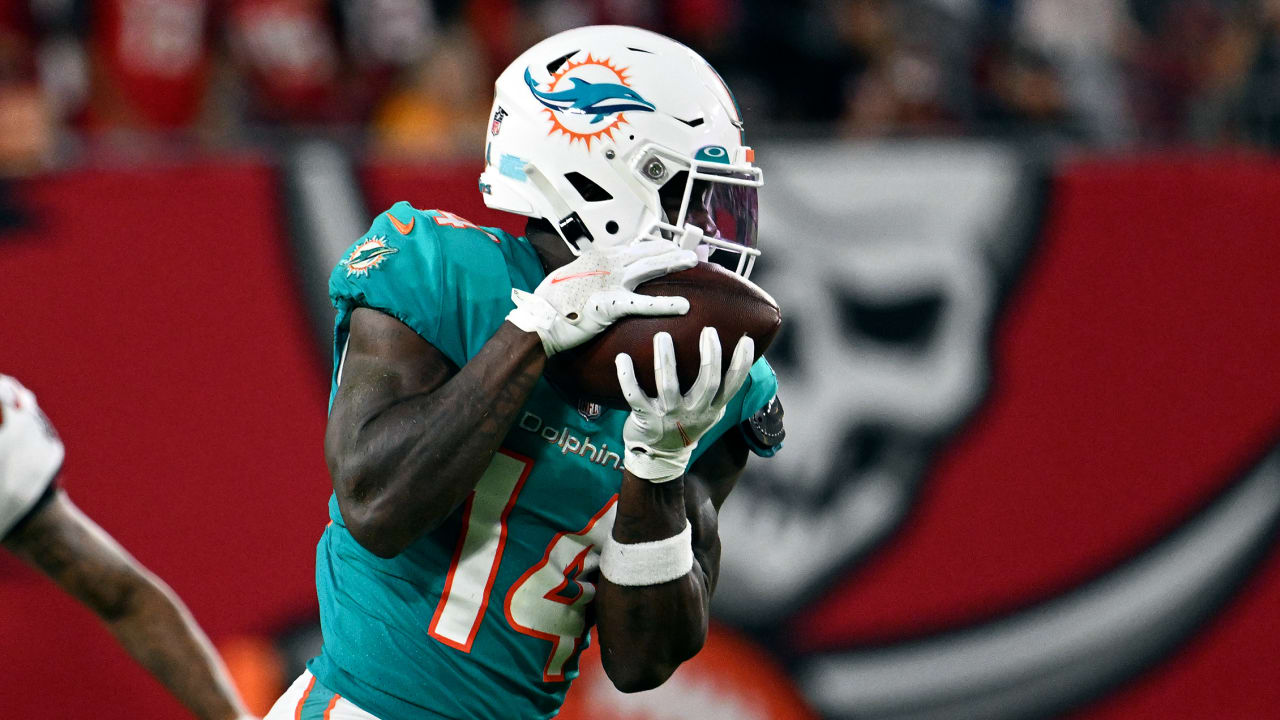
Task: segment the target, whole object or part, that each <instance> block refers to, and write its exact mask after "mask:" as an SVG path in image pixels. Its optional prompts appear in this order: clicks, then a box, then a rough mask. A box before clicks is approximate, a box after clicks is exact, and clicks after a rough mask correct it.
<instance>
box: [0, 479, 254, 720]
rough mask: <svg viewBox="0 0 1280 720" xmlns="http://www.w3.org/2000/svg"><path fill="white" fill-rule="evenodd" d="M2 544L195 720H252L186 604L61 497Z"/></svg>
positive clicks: (56, 492)
mask: <svg viewBox="0 0 1280 720" xmlns="http://www.w3.org/2000/svg"><path fill="white" fill-rule="evenodd" d="M52 492H53V493H54V495H53V497H52V499H50V500H49V501H48V502H46V503H44V504H43V505H41V506H39V508H38V509H37V510H35V511H34V512H33V514H31V515H30V516H28V517H27V518H26V519H25V520H24V521H23V522H21V523H20V524H19V525H17V526H16V527H14V528H13V530H11V531H10V532H9V534H8V535H6V536H5V539H4V545H5V547H6V548H8V549H9V550H11V551H13V552H14V553H15V554H16V555H18V557H20V558H22V559H23V560H25V561H26V562H27V563H29V564H31V565H32V566H34V567H35V568H37V569H39V570H40V571H41V572H43V573H44V574H46V575H48V576H49V577H50V578H51V579H52V580H53V581H54V582H55V583H57V584H58V585H59V586H60V587H62V589H63V590H65V591H66V592H68V593H69V594H71V595H72V596H73V597H75V598H76V599H77V600H79V601H80V602H81V603H83V604H84V605H85V606H87V607H88V608H89V609H91V610H92V611H93V612H95V613H96V614H97V615H98V617H100V618H102V620H103V622H105V623H106V625H107V627H108V629H110V631H111V633H112V634H113V635H114V636H115V637H116V639H117V640H118V641H119V642H120V644H121V645H122V646H123V647H124V649H125V650H126V651H127V652H128V653H129V654H130V655H131V656H133V658H134V659H135V660H137V661H138V662H139V663H140V664H141V665H142V666H143V667H145V668H147V670H148V671H150V672H151V674H152V675H154V676H155V677H156V679H158V680H159V681H160V682H161V683H162V684H163V685H164V686H165V687H166V688H168V690H169V691H170V692H171V693H173V695H174V696H175V697H177V698H178V700H179V701H181V702H182V704H183V705H185V706H186V707H187V708H188V709H189V710H190V711H191V712H192V713H194V714H195V715H196V717H199V718H202V719H203V720H231V719H232V718H240V717H247V714H246V712H245V710H244V708H243V707H242V706H241V705H240V701H239V700H238V699H237V697H236V693H235V690H233V689H232V686H231V681H230V680H229V679H228V677H227V674H226V670H225V669H224V668H223V667H222V663H221V661H220V660H219V659H218V656H217V654H216V653H215V652H214V650H213V647H212V645H210V643H209V639H208V638H207V637H205V635H204V633H203V632H202V631H201V630H200V628H199V626H197V625H196V623H195V620H194V619H193V618H192V617H191V614H190V613H189V612H188V611H187V609H186V607H185V606H184V605H183V604H182V601H181V600H179V599H178V597H177V596H176V595H174V593H173V591H172V590H170V589H169V588H168V586H166V585H165V584H164V583H163V582H162V581H161V580H160V579H159V578H157V577H156V576H154V575H152V574H151V573H149V572H147V570H146V569H145V568H143V567H142V566H141V565H140V564H138V562H137V561H136V560H134V559H133V558H132V557H131V556H130V555H129V553H127V552H126V551H125V550H124V548H122V547H120V545H119V544H117V543H116V542H115V541H114V540H113V539H112V538H111V536H110V535H108V534H107V533H106V532H105V531H104V530H102V528H100V527H98V525H97V524H95V523H94V522H93V521H92V520H91V519H89V518H88V517H86V516H85V515H84V513H82V512H80V510H79V509H78V508H77V507H76V506H75V505H74V504H72V502H71V500H70V499H69V498H68V497H67V496H66V494H65V493H63V492H62V491H61V490H57V489H55V490H52Z"/></svg>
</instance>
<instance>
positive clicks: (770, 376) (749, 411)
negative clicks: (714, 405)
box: [693, 358, 782, 460]
mask: <svg viewBox="0 0 1280 720" xmlns="http://www.w3.org/2000/svg"><path fill="white" fill-rule="evenodd" d="M777 394H778V376H777V375H775V374H774V372H773V368H772V367H770V366H769V362H768V361H767V360H765V359H764V358H760V359H759V360H757V361H756V364H755V365H752V366H751V372H750V373H749V374H748V375H747V380H746V382H744V383H743V384H742V389H741V390H739V391H738V394H737V395H734V396H733V399H732V400H730V401H729V405H728V406H726V407H725V410H724V417H722V418H720V422H718V423H716V425H715V426H714V427H712V428H711V430H710V431H708V432H707V434H706V436H705V437H704V438H703V441H702V442H699V443H698V448H697V449H696V450H694V453H693V459H694V460H697V459H698V458H699V457H700V456H701V455H702V452H703V451H705V450H706V449H707V448H708V447H710V446H711V445H713V444H714V443H715V441H716V440H719V439H720V437H721V436H722V435H724V434H725V433H728V432H742V431H741V430H740V429H739V426H740V425H742V423H743V422H745V421H747V420H749V419H750V418H751V417H752V416H754V415H755V414H756V413H758V412H760V411H761V410H763V409H764V407H765V406H766V405H768V404H769V401H770V400H773V398H774V396H775V395H777ZM747 447H749V448H751V452H753V453H755V454H756V455H759V456H761V457H773V456H774V455H775V454H777V452H778V450H781V449H782V445H781V444H778V445H777V446H775V447H772V448H761V447H758V446H756V444H755V443H752V442H748V443H747Z"/></svg>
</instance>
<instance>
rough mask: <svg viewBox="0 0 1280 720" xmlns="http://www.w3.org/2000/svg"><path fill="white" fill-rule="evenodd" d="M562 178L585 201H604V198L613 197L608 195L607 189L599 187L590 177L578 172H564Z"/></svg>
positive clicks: (610, 198) (609, 198)
mask: <svg viewBox="0 0 1280 720" xmlns="http://www.w3.org/2000/svg"><path fill="white" fill-rule="evenodd" d="M564 179H565V180H568V181H569V184H570V185H572V186H573V189H574V190H577V191H578V194H579V195H581V196H582V199H583V200H586V201H587V202H604V201H605V200H612V199H613V195H610V194H609V191H608V190H605V189H604V188H602V187H600V186H599V185H597V184H596V183H595V182H594V181H592V180H591V178H589V177H587V176H586V175H583V174H582V173H580V172H567V173H565V174H564Z"/></svg>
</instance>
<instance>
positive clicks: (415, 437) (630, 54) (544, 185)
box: [267, 27, 782, 720]
mask: <svg viewBox="0 0 1280 720" xmlns="http://www.w3.org/2000/svg"><path fill="white" fill-rule="evenodd" d="M741 130H742V122H741V118H740V116H739V113H738V110H737V108H736V106H735V104H734V100H733V97H732V96H731V95H730V93H729V91H728V89H727V88H726V87H725V85H724V83H723V81H722V80H721V79H720V77H719V75H717V74H716V72H715V71H714V70H713V69H712V68H711V67H710V66H709V65H708V64H707V63H706V61H705V60H703V59H702V58H701V57H700V56H698V55H697V54H696V53H694V52H693V51H691V50H689V49H688V48H686V47H684V46H683V45H680V44H679V43H676V42H674V41H672V40H670V39H668V38H665V37H663V36H660V35H656V34H654V33H650V32H647V31H643V30H638V29H635V28H626V27H586V28H579V29H575V30H570V31H567V32H564V33H561V34H559V35H556V36H554V37H552V38H550V39H547V40H545V41H543V42H541V43H539V44H538V45H536V46H534V47H533V48H532V49H530V50H528V51H527V52H525V53H524V54H523V55H521V56H520V57H519V58H518V59H517V60H516V61H515V62H514V63H513V64H512V65H511V66H510V67H509V68H507V70H506V71H505V72H504V73H503V74H502V76H501V77H500V78H499V79H498V81H497V85H496V97H495V100H494V105H493V114H492V117H491V121H490V123H489V124H488V126H487V127H486V128H485V140H486V146H485V169H484V172H483V174H482V175H481V177H480V190H481V192H482V193H484V199H485V201H486V202H487V203H488V205H489V206H490V207H493V208H496V209H499V210H505V211H508V212H513V213H518V214H520V215H524V216H527V217H528V218H529V219H528V221H527V225H526V227H527V231H526V234H525V236H523V237H514V236H512V235H510V234H508V233H506V232H504V231H502V230H499V229H497V228H490V227H477V226H475V225H473V224H471V223H470V222H468V221H466V220H464V219H462V218H460V217H457V216H455V215H453V214H451V213H448V212H444V211H440V210H425V211H424V210H418V209H415V208H413V207H411V206H410V205H409V204H407V203H397V204H396V205H394V206H392V207H391V208H390V209H389V210H388V211H387V212H385V213H383V214H381V215H379V216H378V218H377V219H375V220H374V222H373V226H372V227H371V229H370V230H369V232H368V233H367V234H366V235H365V236H364V237H363V238H361V239H360V240H358V241H357V242H356V244H355V245H354V246H353V247H352V248H351V249H350V251H349V252H348V254H346V255H345V256H344V258H343V259H342V260H341V262H340V263H339V264H338V266H337V267H336V268H335V270H334V272H333V274H332V276H331V278H330V283H329V290H330V295H331V298H332V300H333V303H334V305H335V307H336V308H337V311H338V312H337V320H336V333H335V337H334V373H333V379H332V394H331V397H330V414H329V422H328V427H327V431H326V437H325V449H326V456H327V460H328V464H329V469H330V473H331V476H332V480H333V488H334V494H333V496H332V498H331V500H330V503H329V517H330V520H331V522H330V524H329V525H328V527H327V528H326V529H325V531H324V534H323V536H322V537H321V540H320V543H319V547H318V550H317V568H316V585H317V594H318V596H319V602H320V615H321V627H322V631H323V636H324V646H323V650H322V651H321V653H320V655H319V656H318V657H316V658H314V659H313V660H311V662H310V663H309V664H308V670H307V671H306V672H304V673H303V674H302V675H301V676H300V677H299V678H298V679H297V680H296V681H295V682H294V684H293V686H292V687H291V688H290V689H289V690H288V691H287V692H286V693H285V694H284V695H283V696H282V697H281V698H280V700H279V701H277V703H276V705H275V707H274V708H273V709H272V711H271V712H270V713H269V714H268V716H267V717H268V718H269V719H270V720H287V719H290V718H292V719H295V720H296V719H299V718H300V719H302V720H307V719H309V718H328V719H329V720H338V719H340V718H361V719H364V720H368V719H369V718H378V719H379V720H409V719H410V718H453V719H456V720H463V719H471V718H495V719H498V718H501V719H504V720H505V719H509V718H548V717H551V716H553V715H555V714H556V712H557V710H558V708H559V706H560V704H561V702H562V700H563V698H564V693H565V691H566V690H567V688H568V685H569V682H570V681H571V680H572V679H573V678H574V677H575V676H576V675H577V663H578V656H579V653H580V652H581V651H582V649H583V648H584V647H585V645H586V643H587V641H588V637H587V634H588V629H589V628H590V627H591V626H592V624H593V623H594V624H595V625H596V626H597V628H598V639H599V642H600V643H601V648H602V656H603V664H604V668H605V670H606V672H607V673H608V676H609V677H610V679H611V680H612V681H613V683H614V684H615V685H616V686H617V687H619V688H620V689H622V690H624V691H628V692H633V691H639V690H645V689H649V688H653V687H656V686H658V685H660V684H661V683H663V682H664V681H665V680H666V679H667V678H668V677H669V676H670V675H671V673H672V672H673V671H674V670H675V669H676V667H677V666H679V665H680V663H681V662H683V661H685V660H687V659H688V658H690V657H692V656H693V655H694V654H695V653H697V652H698V650H699V649H700V648H701V646H702V644H703V642H704V640H705V637H706V633H707V622H708V603H709V601H710V597H711V593H712V591H713V590H714V588H715V584H716V574H717V572H718V567H719V555H720V547H719V539H718V537H717V531H716V516H717V511H718V509H719V507H720V504H721V503H722V502H723V501H724V499H725V497H726V496H727V495H728V493H729V491H730V489H731V488H732V487H733V485H734V482H735V481H736V479H737V478H738V476H739V474H740V473H741V472H742V470H743V467H744V466H745V464H746V462H747V457H748V455H749V454H751V453H755V454H757V455H762V456H769V455H772V454H773V453H774V452H775V451H776V450H777V448H778V445H779V443H780V441H781V438H782V427H781V413H780V408H779V406H778V404H777V403H776V402H775V401H774V398H775V393H776V385H777V383H776V380H775V378H774V375H773V371H772V370H771V369H770V367H769V366H768V364H767V363H766V362H764V360H763V359H761V360H759V361H757V362H755V363H753V362H752V360H753V357H754V353H753V346H752V342H751V340H750V339H749V338H743V339H741V340H738V339H736V338H733V339H732V340H735V341H736V344H735V346H734V347H733V348H730V349H729V350H728V351H727V354H728V355H729V362H728V363H727V365H728V370H727V372H726V373H725V376H724V378H723V381H721V374H720V370H721V368H722V364H721V360H722V355H721V352H722V351H721V345H720V338H718V337H717V334H716V332H715V331H714V330H712V329H707V330H704V331H703V332H702V335H701V338H700V351H701V361H702V366H701V369H700V374H699V375H698V380H697V382H696V383H694V385H693V386H692V388H691V389H689V391H688V392H687V393H685V394H681V391H680V388H679V385H678V383H677V381H676V376H675V369H676V368H675V360H674V353H673V350H672V341H671V338H670V336H668V335H667V334H665V333H659V334H658V335H657V336H656V337H654V339H653V342H654V347H655V358H656V360H655V367H654V368H652V369H650V368H635V367H634V366H633V364H632V362H631V359H630V358H629V357H627V356H626V355H620V356H619V357H618V358H617V366H616V373H617V376H618V379H619V382H620V384H621V387H622V388H623V390H624V391H625V395H626V398H627V402H628V403H629V404H630V406H631V409H630V411H629V412H627V411H622V410H613V409H608V408H604V407H602V406H600V405H595V404H592V403H590V402H585V401H582V400H580V399H579V398H576V397H573V396H571V395H570V394H568V393H567V392H566V391H564V390H562V389H557V388H556V387H553V386H552V385H551V384H549V383H548V382H547V381H546V379H544V377H543V369H544V368H545V367H546V364H547V360H548V357H549V356H552V355H554V354H555V353H557V352H561V351H563V350H566V349H568V348H572V347H574V346H576V345H579V344H581V343H583V342H586V341H587V340H589V339H591V338H592V337H593V336H595V335H596V334H597V333H599V332H600V331H601V330H603V329H604V328H605V327H607V326H608V325H610V324H611V323H613V322H614V321H616V320H617V319H619V318H620V317H623V316H626V315H636V314H643V315H674V314H682V313H685V312H687V311H688V301H687V300H685V299H684V298H678V297H658V298H655V297H647V296H643V295H639V294H636V293H635V292H634V290H635V288H636V286H637V285H638V284H639V283H641V282H643V281H645V280H646V279H650V278H653V277H657V276H660V275H663V274H666V273H669V272H673V271H678V270H682V269H686V268H689V267H692V266H693V265H694V264H695V263H696V262H697V261H698V259H699V258H700V257H701V258H710V259H712V260H717V261H720V262H721V263H722V264H724V265H726V266H728V267H730V268H732V269H734V270H735V271H737V272H739V273H741V274H744V275H745V274H746V273H748V272H749V271H750V268H751V263H752V261H753V260H754V258H755V256H756V255H757V254H758V251H757V250H756V249H755V247H754V244H755V229H756V203H755V200H756V195H755V193H756V189H757V188H758V187H759V186H760V185H761V184H762V175H761V173H760V170H759V169H758V168H756V167H755V166H754V165H753V164H752V160H753V156H752V151H751V149H750V148H747V147H745V146H744V145H743V144H742V133H741ZM613 371H614V370H613V369H609V372H613ZM641 372H643V373H649V372H653V373H655V375H654V377H655V380H656V387H657V389H658V392H657V397H647V396H646V395H645V394H644V392H643V391H641V390H640V388H639V385H638V382H637V379H636V378H637V373H641Z"/></svg>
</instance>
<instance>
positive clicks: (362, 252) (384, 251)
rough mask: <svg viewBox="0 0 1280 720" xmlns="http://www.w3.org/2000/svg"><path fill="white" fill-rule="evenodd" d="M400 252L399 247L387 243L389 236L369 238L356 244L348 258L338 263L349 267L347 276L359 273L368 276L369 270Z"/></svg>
mask: <svg viewBox="0 0 1280 720" xmlns="http://www.w3.org/2000/svg"><path fill="white" fill-rule="evenodd" d="M397 252H399V249H397V248H393V247H390V246H388V245H387V236H385V235H379V236H378V237H373V238H369V239H368V240H364V241H362V242H361V243H360V244H359V245H356V248H355V250H352V251H351V254H350V255H348V256H347V259H345V260H343V261H342V262H340V263H338V264H339V265H342V266H344V267H346V268H347V277H351V276H353V275H359V276H361V277H368V275H369V271H370V270H373V269H374V268H376V267H378V266H379V265H381V264H382V262H383V261H384V260H386V259H387V257H389V256H391V255H393V254H395V253H397Z"/></svg>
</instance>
